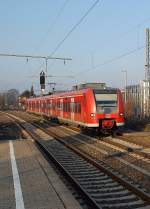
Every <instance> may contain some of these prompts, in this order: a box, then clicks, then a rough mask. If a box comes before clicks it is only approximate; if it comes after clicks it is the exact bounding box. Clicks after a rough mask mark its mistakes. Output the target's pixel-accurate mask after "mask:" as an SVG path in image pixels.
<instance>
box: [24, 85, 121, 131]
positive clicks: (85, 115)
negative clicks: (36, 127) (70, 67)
mask: <svg viewBox="0 0 150 209" xmlns="http://www.w3.org/2000/svg"><path fill="white" fill-rule="evenodd" d="M27 111H28V112H35V113H39V114H43V115H46V116H48V117H50V118H56V119H58V120H60V121H63V122H65V123H74V124H77V125H80V126H82V127H92V128H98V129H110V130H112V129H114V128H116V127H118V126H123V125H124V108H123V102H122V95H121V92H120V90H119V89H110V88H108V89H93V88H86V89H82V90H75V91H70V92H65V93H59V94H53V95H50V96H43V97H36V98H30V99H28V100H27Z"/></svg>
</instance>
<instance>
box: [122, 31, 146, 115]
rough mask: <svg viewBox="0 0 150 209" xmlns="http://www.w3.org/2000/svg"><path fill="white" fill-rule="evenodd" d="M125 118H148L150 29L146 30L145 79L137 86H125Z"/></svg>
mask: <svg viewBox="0 0 150 209" xmlns="http://www.w3.org/2000/svg"><path fill="white" fill-rule="evenodd" d="M125 93H126V103H125V110H126V116H127V117H129V118H130V117H135V118H137V117H138V118H147V117H150V29H146V64H145V79H144V80H142V81H140V83H139V84H137V85H131V86H126V88H125Z"/></svg>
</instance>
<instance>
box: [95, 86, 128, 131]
mask: <svg viewBox="0 0 150 209" xmlns="http://www.w3.org/2000/svg"><path fill="white" fill-rule="evenodd" d="M93 93H94V97H95V105H96V115H95V116H96V120H97V122H98V123H99V129H101V130H115V129H116V128H118V127H120V126H123V125H124V122H125V119H124V107H123V101H122V94H121V92H120V90H119V89H103V90H98V89H96V90H93Z"/></svg>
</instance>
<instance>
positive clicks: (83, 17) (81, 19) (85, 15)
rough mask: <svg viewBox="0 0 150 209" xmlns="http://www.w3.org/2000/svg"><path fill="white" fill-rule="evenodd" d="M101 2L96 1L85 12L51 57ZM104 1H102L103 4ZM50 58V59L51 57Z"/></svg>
mask: <svg viewBox="0 0 150 209" xmlns="http://www.w3.org/2000/svg"><path fill="white" fill-rule="evenodd" d="M99 1H100V0H96V1H95V2H94V3H93V4H92V6H90V8H89V9H88V10H87V11H86V12H85V14H84V15H83V16H82V17H81V18H80V19H79V20H78V22H77V23H76V24H75V25H74V26H73V27H72V28H71V29H70V31H69V32H68V33H67V34H66V35H65V36H64V38H63V39H62V40H61V41H60V42H59V43H58V44H57V46H56V47H55V49H54V50H53V51H52V52H51V54H50V55H49V56H50V57H51V56H52V55H53V54H55V53H56V51H57V50H58V49H59V48H60V47H61V45H62V44H63V43H64V42H65V41H66V40H67V38H68V37H69V36H70V35H71V33H72V32H73V31H74V30H75V29H76V28H77V27H78V26H79V25H80V24H81V23H82V22H83V20H84V19H85V18H86V17H87V16H88V14H89V13H90V12H91V11H92V10H93V9H94V7H95V6H96V5H97V4H98V3H99ZM102 1H103V0H101V3H102ZM49 56H48V57H49Z"/></svg>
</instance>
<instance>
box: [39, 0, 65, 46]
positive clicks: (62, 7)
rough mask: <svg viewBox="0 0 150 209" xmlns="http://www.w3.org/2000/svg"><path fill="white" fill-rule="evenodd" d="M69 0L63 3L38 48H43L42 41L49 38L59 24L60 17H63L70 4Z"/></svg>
mask: <svg viewBox="0 0 150 209" xmlns="http://www.w3.org/2000/svg"><path fill="white" fill-rule="evenodd" d="M68 2H69V0H65V1H64V3H63V4H62V5H61V7H60V9H59V11H58V13H57V15H56V17H55V18H54V21H53V22H52V23H51V25H50V26H49V27H48V30H47V32H46V33H45V35H44V37H43V38H42V39H41V41H40V44H39V46H38V47H37V48H36V49H38V48H42V45H41V44H42V43H43V42H44V41H45V40H46V39H47V37H48V34H49V33H51V32H52V31H53V29H54V27H55V25H56V24H57V22H58V20H59V18H60V17H61V15H62V13H63V11H64V9H65V7H66V5H67V4H68Z"/></svg>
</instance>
